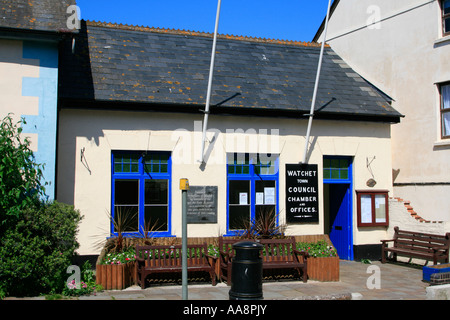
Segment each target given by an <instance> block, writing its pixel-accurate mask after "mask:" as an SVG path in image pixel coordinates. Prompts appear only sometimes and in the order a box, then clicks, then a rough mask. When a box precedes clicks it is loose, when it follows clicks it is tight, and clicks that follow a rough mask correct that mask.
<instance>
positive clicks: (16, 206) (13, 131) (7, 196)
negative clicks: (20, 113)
mask: <svg viewBox="0 0 450 320" xmlns="http://www.w3.org/2000/svg"><path fill="white" fill-rule="evenodd" d="M21 124H25V120H24V119H22V120H21V121H19V122H17V123H13V121H12V119H11V116H9V115H8V116H7V117H5V118H4V119H3V120H2V123H1V124H0V155H1V157H0V231H1V230H2V227H3V228H4V227H5V226H4V225H5V224H6V223H7V222H9V223H14V221H15V220H14V218H18V216H19V213H20V211H21V210H22V209H24V208H26V207H28V206H30V205H32V204H36V203H38V202H39V198H40V197H41V196H42V195H44V193H45V188H44V186H43V185H42V184H41V182H40V180H41V178H42V169H43V165H40V164H38V163H36V161H35V158H34V156H33V152H32V150H31V149H30V142H29V140H28V139H22V138H21V137H20V134H21V133H22V128H21Z"/></svg>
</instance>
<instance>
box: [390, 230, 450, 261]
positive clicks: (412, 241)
mask: <svg viewBox="0 0 450 320" xmlns="http://www.w3.org/2000/svg"><path fill="white" fill-rule="evenodd" d="M394 231H395V233H394V238H393V239H390V240H381V243H382V246H381V262H382V263H386V255H387V254H388V253H389V252H392V253H393V259H394V260H397V255H401V256H408V257H414V258H422V259H425V260H433V263H434V264H437V263H438V261H444V262H446V263H448V258H449V257H448V251H449V245H450V233H446V234H445V236H442V235H436V234H428V233H420V232H415V231H404V230H400V229H399V228H398V227H395V228H394ZM389 242H393V245H392V247H388V243H389Z"/></svg>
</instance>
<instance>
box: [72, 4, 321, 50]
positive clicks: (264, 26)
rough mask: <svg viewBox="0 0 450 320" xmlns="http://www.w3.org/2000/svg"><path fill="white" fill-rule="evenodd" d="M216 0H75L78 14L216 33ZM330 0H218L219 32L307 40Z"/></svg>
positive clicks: (312, 33) (313, 31)
mask: <svg viewBox="0 0 450 320" xmlns="http://www.w3.org/2000/svg"><path fill="white" fill-rule="evenodd" d="M217 2H218V1H217V0H127V1H123V0H77V4H78V6H79V7H80V9H81V18H82V19H84V20H94V21H103V22H115V23H123V24H131V25H139V26H148V27H160V28H169V29H184V30H191V31H203V32H214V24H215V19H216V10H217ZM327 6H328V0H222V5H221V13H220V24H219V33H221V34H230V35H238V36H240V35H242V36H251V37H261V38H270V39H280V40H297V41H311V40H312V38H313V37H314V35H315V33H316V31H317V29H318V28H319V26H320V24H321V23H322V21H323V19H324V17H325V16H326V12H327Z"/></svg>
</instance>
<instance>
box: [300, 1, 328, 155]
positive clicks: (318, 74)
mask: <svg viewBox="0 0 450 320" xmlns="http://www.w3.org/2000/svg"><path fill="white" fill-rule="evenodd" d="M330 7H331V0H329V1H328V10H327V18H326V19H325V29H324V34H323V40H322V47H321V49H320V57H319V65H318V67H317V75H316V83H315V85H314V93H313V98H312V102H311V111H310V112H309V114H307V116H309V121H308V129H307V131H306V141H305V151H304V152H303V160H302V163H307V162H306V154H307V153H308V146H309V138H310V135H311V126H312V121H313V118H314V106H315V104H316V98H317V88H318V86H319V78H320V71H321V69H322V60H323V51H324V47H325V40H326V38H327V29H328V19H329V17H330Z"/></svg>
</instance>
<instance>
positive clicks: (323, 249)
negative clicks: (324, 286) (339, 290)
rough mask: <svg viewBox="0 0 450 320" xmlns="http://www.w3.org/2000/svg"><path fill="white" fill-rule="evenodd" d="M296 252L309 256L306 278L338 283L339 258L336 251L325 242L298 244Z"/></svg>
mask: <svg viewBox="0 0 450 320" xmlns="http://www.w3.org/2000/svg"><path fill="white" fill-rule="evenodd" d="M297 250H299V251H303V252H307V253H308V254H309V256H308V259H307V260H306V261H307V264H308V266H307V269H308V278H309V279H311V280H318V281H339V256H338V254H337V251H336V249H335V248H334V247H333V246H331V245H329V244H328V243H327V242H326V241H325V240H320V241H318V242H298V243H297Z"/></svg>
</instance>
